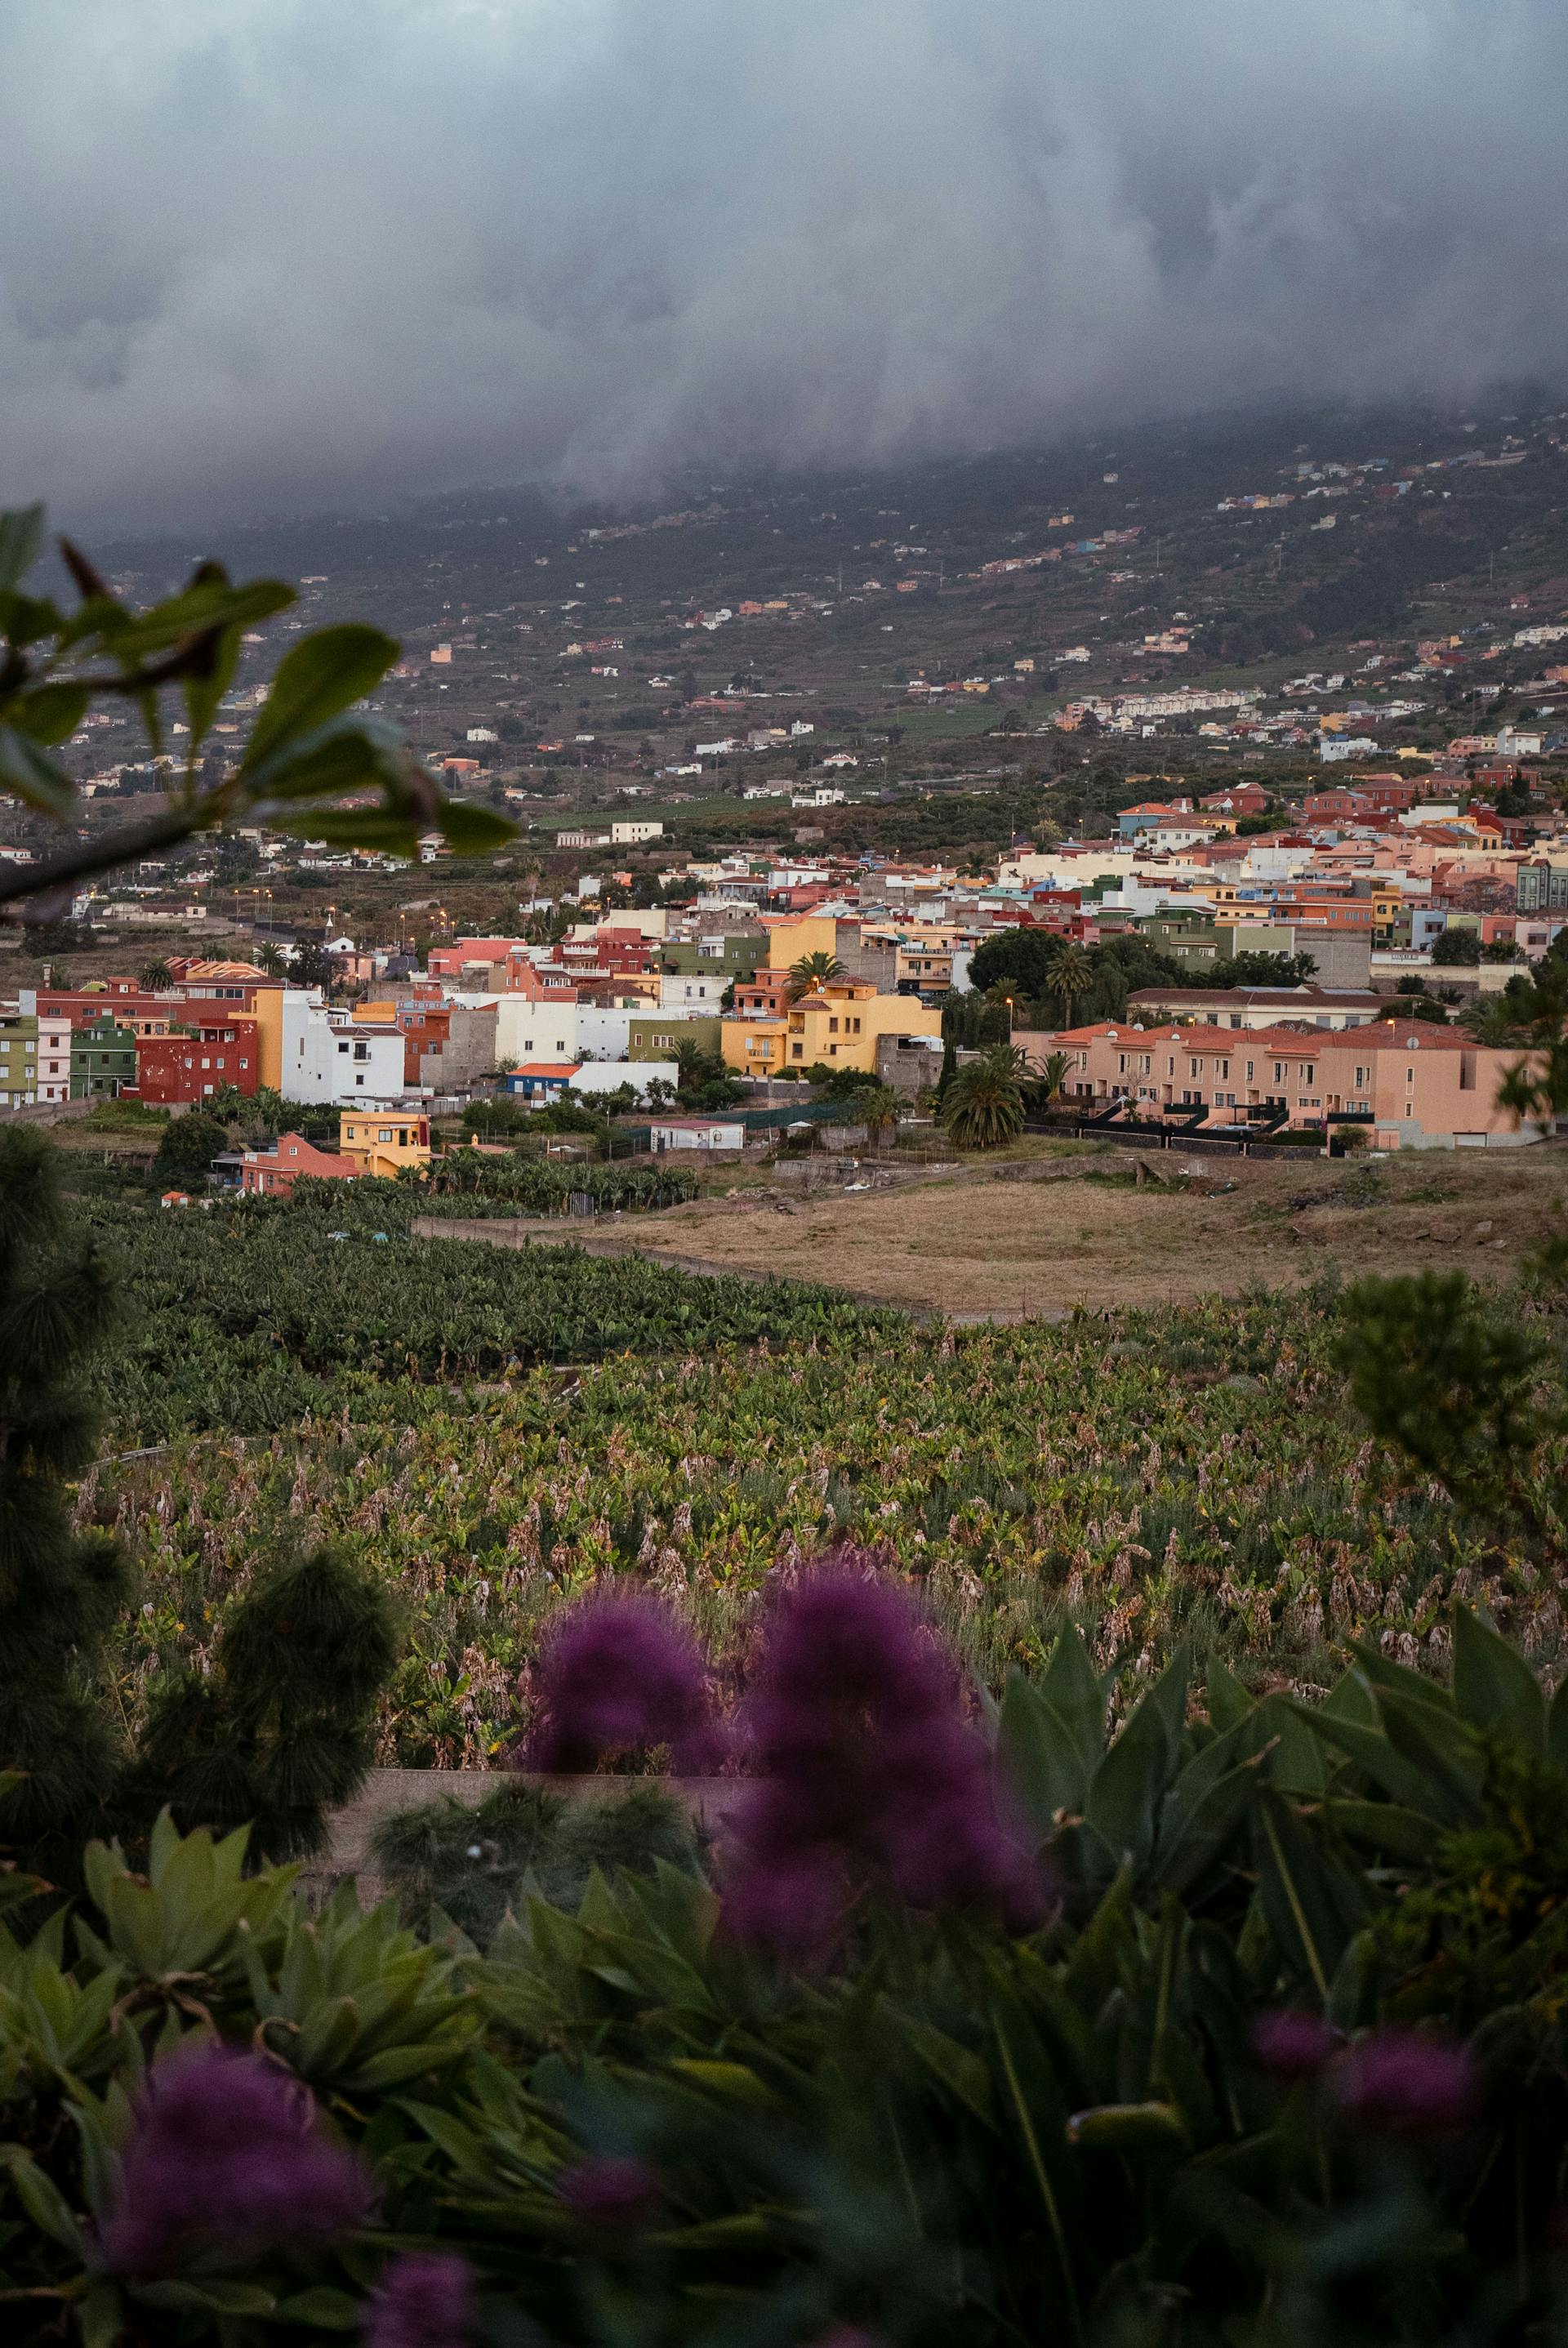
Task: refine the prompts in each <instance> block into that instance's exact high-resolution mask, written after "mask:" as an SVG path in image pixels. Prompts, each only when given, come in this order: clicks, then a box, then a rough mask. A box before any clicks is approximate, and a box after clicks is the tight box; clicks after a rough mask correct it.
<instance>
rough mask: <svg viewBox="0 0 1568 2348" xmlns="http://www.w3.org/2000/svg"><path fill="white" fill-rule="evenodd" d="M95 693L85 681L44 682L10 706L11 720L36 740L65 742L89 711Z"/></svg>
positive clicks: (21, 730) (17, 727) (16, 726)
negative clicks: (34, 690)
mask: <svg viewBox="0 0 1568 2348" xmlns="http://www.w3.org/2000/svg"><path fill="white" fill-rule="evenodd" d="M91 698H92V696H91V695H90V694H89V693H88V689H87V687H86V685H39V686H38V688H37V690H36V692H34V693H27V694H24V695H22V697H21V699H20V700H19V701H16V702H14V703H13V704H12V708H11V718H10V722H11V724H12V725H13V726H15V728H16V731H17V732H18V733H19V734H26V736H28V737H29V738H30V739H31V740H32V741H35V742H49V743H54V742H66V741H68V740H69V739H70V737H71V736H72V735H73V734H74V733H75V732H76V730H77V726H79V725H80V724H81V722H82V719H83V718H84V717H85V716H87V714H88V702H89V701H90V700H91Z"/></svg>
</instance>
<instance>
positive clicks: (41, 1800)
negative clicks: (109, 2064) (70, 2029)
mask: <svg viewBox="0 0 1568 2348" xmlns="http://www.w3.org/2000/svg"><path fill="white" fill-rule="evenodd" d="M117 1302H118V1300H117V1296H116V1289H115V1282H114V1278H113V1275H112V1273H111V1272H110V1270H109V1268H108V1265H107V1264H106V1262H104V1260H103V1258H102V1257H101V1255H100V1254H99V1253H98V1251H97V1249H96V1248H94V1247H93V1246H91V1245H90V1244H88V1245H83V1244H81V1243H80V1242H78V1241H74V1240H73V1239H72V1237H71V1235H70V1232H69V1230H68V1227H67V1220H66V1214H65V1210H64V1206H63V1204H62V1200H61V1197H60V1188H59V1176H58V1169H57V1163H56V1158H55V1152H54V1149H53V1148H52V1147H51V1145H50V1144H49V1143H48V1142H47V1141H46V1139H45V1138H44V1137H43V1136H42V1135H41V1134H38V1133H36V1132H34V1131H32V1130H30V1129H28V1128H14V1129H13V1130H11V1131H10V1132H7V1133H4V1134H0V1768H5V1769H15V1770H19V1771H21V1772H23V1773H24V1774H23V1775H22V1776H21V1777H20V1779H19V1781H18V1782H17V1783H16V1784H15V1786H14V1787H12V1789H11V1791H10V1792H9V1793H8V1794H6V1795H5V1797H3V1798H0V1839H4V1841H5V1844H7V1845H8V1846H15V1847H16V1848H18V1849H20V1850H22V1851H23V1852H24V1853H25V1854H26V1861H27V1863H28V1864H29V1865H31V1866H32V1867H33V1868H34V1869H36V1871H38V1872H39V1873H41V1874H43V1875H45V1876H46V1877H48V1878H50V1879H60V1878H61V1877H64V1876H68V1875H69V1874H71V1873H72V1872H73V1871H74V1854H75V1852H76V1850H77V1848H78V1847H79V1845H80V1843H81V1842H82V1840H83V1839H84V1838H85V1837H87V1836H88V1835H90V1834H93V1833H96V1832H100V1831H102V1830H103V1829H104V1828H105V1827H106V1826H108V1824H109V1823H110V1822H111V1819H112V1812H113V1802H114V1795H115V1789H116V1784H117V1779H118V1773H119V1757H120V1756H119V1744H118V1740H117V1738H116V1735H115V1733H114V1730H113V1727H112V1725H111V1723H110V1720H109V1716H108V1712H107V1711H106V1709H105V1707H104V1706H103V1705H102V1704H100V1703H99V1701H98V1698H97V1696H96V1694H95V1684H96V1681H97V1678H98V1669H99V1663H100V1658H101V1653H102V1647H103V1643H104V1640H105V1638H106V1636H107V1635H108V1632H109V1630H110V1629H111V1628H112V1626H113V1624H114V1622H115V1621H116V1620H117V1618H118V1617H119V1615H120V1614H121V1613H122V1612H123V1611H124V1609H125V1607H126V1605H127V1603H128V1601H129V1594H130V1587H129V1574H128V1571H127V1569H126V1565H125V1561H124V1560H123V1558H122V1557H121V1555H120V1553H119V1550H118V1549H117V1547H116V1545H115V1544H114V1543H113V1542H112V1541H110V1540H107V1539H106V1538H105V1537H104V1536H102V1535H91V1536H88V1538H87V1539H85V1540H84V1539H83V1538H81V1537H80V1536H79V1535H78V1534H77V1532H76V1530H75V1529H74V1527H73V1525H72V1521H71V1512H70V1507H69V1501H68V1497H67V1488H66V1478H67V1477H68V1476H71V1475H73V1474H74V1473H76V1471H77V1469H79V1468H83V1467H85V1466H86V1465H87V1463H88V1460H89V1459H90V1458H91V1457H92V1456H93V1452H94V1449H95V1447H96V1441H97V1434H98V1428H97V1419H96V1414H95V1412H94V1410H93V1409H92V1407H91V1406H90V1403H89V1401H88V1396H87V1394H86V1392H85V1388H84V1365H85V1364H86V1361H87V1359H88V1355H89V1354H90V1353H91V1350H92V1348H93V1346H94V1345H95V1344H97V1343H98V1340H99V1339H100V1338H101V1337H102V1336H103V1334H105V1332H106V1331H107V1329H108V1326H109V1323H110V1322H111V1321H112V1319H113V1317H114V1314H115V1312H116V1309H117Z"/></svg>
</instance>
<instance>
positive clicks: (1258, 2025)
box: [1253, 2012, 1345, 2079]
mask: <svg viewBox="0 0 1568 2348" xmlns="http://www.w3.org/2000/svg"><path fill="white" fill-rule="evenodd" d="M1344 2043H1345V2042H1344V2040H1343V2038H1342V2037H1341V2035H1340V2034H1339V2032H1338V2031H1337V2030H1336V2029H1335V2028H1334V2026H1333V2025H1332V2024H1330V2023H1327V2022H1325V2021H1324V2020H1323V2018H1322V2016H1321V2015H1320V2014H1315V2013H1295V2012H1292V2013H1260V2014H1259V2016H1258V2018H1257V2020H1256V2021H1255V2022H1254V2023H1253V2054H1254V2055H1256V2056H1257V2058H1258V2061H1259V2062H1260V2063H1261V2064H1262V2065H1263V2066H1264V2070H1265V2071H1272V2072H1273V2073H1274V2076H1275V2078H1276V2079H1315V2078H1316V2077H1317V2076H1318V2075H1319V2073H1320V2072H1322V2071H1323V2070H1325V2069H1326V2067H1327V2065H1328V2064H1329V2062H1330V2061H1331V2060H1332V2058H1333V2057H1334V2055H1336V2054H1337V2053H1338V2051H1339V2049H1340V2047H1341V2046H1342V2045H1343V2044H1344Z"/></svg>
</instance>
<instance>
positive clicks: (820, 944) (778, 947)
mask: <svg viewBox="0 0 1568 2348" xmlns="http://www.w3.org/2000/svg"><path fill="white" fill-rule="evenodd" d="M838 951H839V924H838V921H837V919H836V917H835V916H834V915H833V914H831V913H801V914H799V916H797V918H796V919H795V920H793V921H788V922H772V923H771V924H770V925H769V932H768V967H769V970H793V969H794V967H795V964H796V963H798V962H804V961H805V959H806V956H807V955H808V954H814V953H822V954H830V955H831V956H832V957H833V958H834V959H835V960H836V959H837V957H838Z"/></svg>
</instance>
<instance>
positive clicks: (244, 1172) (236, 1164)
mask: <svg viewBox="0 0 1568 2348" xmlns="http://www.w3.org/2000/svg"><path fill="white" fill-rule="evenodd" d="M218 1164H219V1168H220V1169H221V1170H229V1171H232V1172H234V1173H237V1175H238V1177H239V1181H238V1187H239V1189H241V1190H242V1191H245V1192H247V1193H250V1194H253V1195H260V1196H263V1197H265V1198H269V1199H273V1198H284V1199H286V1198H287V1196H288V1194H289V1192H290V1191H291V1190H292V1189H294V1184H295V1183H296V1182H297V1181H298V1180H299V1179H300V1176H301V1175H302V1174H305V1175H309V1176H310V1177H311V1178H312V1179H314V1180H317V1181H324V1182H347V1181H352V1180H353V1179H354V1177H355V1175H356V1173H357V1171H358V1170H359V1169H358V1168H357V1167H356V1165H355V1164H354V1163H353V1161H352V1159H347V1158H344V1157H342V1156H340V1155H337V1154H335V1153H334V1152H333V1151H331V1150H327V1149H317V1148H315V1144H314V1143H313V1142H309V1141H307V1140H306V1139H305V1138H304V1134H302V1133H280V1134H279V1136H278V1138H277V1139H276V1141H275V1142H274V1143H273V1147H272V1148H270V1149H243V1150H236V1151H233V1152H231V1153H228V1154H227V1155H225V1156H224V1157H223V1158H222V1159H219V1160H218Z"/></svg>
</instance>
